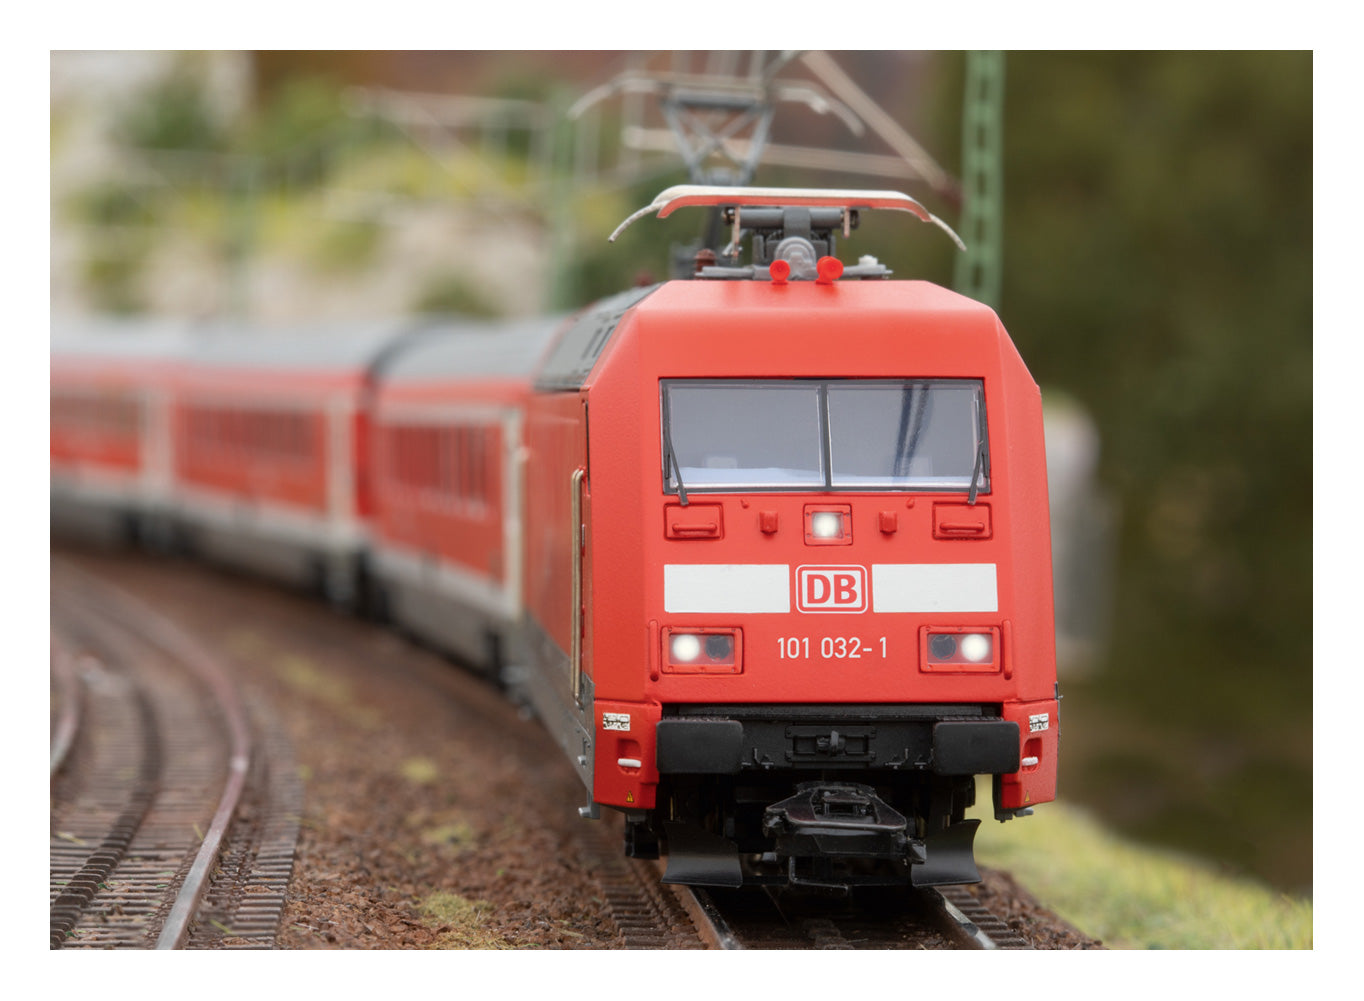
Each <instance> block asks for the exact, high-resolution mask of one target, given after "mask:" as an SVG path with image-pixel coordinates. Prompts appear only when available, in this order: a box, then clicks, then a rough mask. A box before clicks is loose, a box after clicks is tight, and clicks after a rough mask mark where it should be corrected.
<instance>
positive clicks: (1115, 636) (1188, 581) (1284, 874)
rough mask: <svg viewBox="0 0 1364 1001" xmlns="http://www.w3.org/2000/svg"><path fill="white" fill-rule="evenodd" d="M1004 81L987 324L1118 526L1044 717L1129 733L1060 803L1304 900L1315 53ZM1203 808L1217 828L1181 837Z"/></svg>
mask: <svg viewBox="0 0 1364 1001" xmlns="http://www.w3.org/2000/svg"><path fill="white" fill-rule="evenodd" d="M958 77H959V74H958ZM1007 81H1008V82H1007V97H1006V106H1005V147H1006V152H1005V178H1006V181H1005V184H1006V192H1005V234H1004V237H1005V264H1004V291H1003V296H1002V305H1001V315H1002V318H1003V320H1004V322H1005V325H1006V326H1007V327H1008V328H1009V330H1010V332H1011V333H1012V335H1013V337H1014V339H1015V341H1016V342H1017V343H1018V346H1019V350H1020V352H1021V353H1022V355H1023V357H1024V358H1025V359H1026V360H1027V362H1028V365H1029V368H1030V369H1031V371H1032V373H1033V375H1034V377H1035V378H1036V379H1037V380H1038V382H1039V383H1040V384H1041V385H1042V386H1043V389H1044V392H1045V391H1046V389H1047V387H1049V386H1055V387H1058V388H1061V389H1064V390H1065V391H1066V392H1067V393H1069V394H1071V395H1073V396H1074V397H1076V398H1077V399H1079V400H1080V401H1082V402H1083V404H1084V405H1085V406H1086V408H1087V409H1088V410H1089V412H1090V413H1091V414H1092V415H1093V417H1094V418H1095V420H1096V422H1097V424H1098V426H1099V430H1100V434H1101V437H1102V442H1103V454H1102V460H1101V479H1102V481H1103V482H1104V483H1105V484H1106V485H1107V486H1108V487H1109V488H1111V489H1112V491H1113V492H1114V494H1115V496H1116V498H1117V500H1118V503H1119V508H1120V536H1119V538H1118V540H1117V547H1118V580H1117V581H1116V602H1115V603H1116V609H1115V612H1114V615H1113V618H1112V623H1113V632H1112V635H1111V637H1110V643H1109V651H1108V658H1107V664H1106V665H1105V666H1104V668H1103V669H1102V670H1101V671H1100V672H1098V673H1096V674H1095V675H1094V676H1093V677H1092V678H1090V679H1087V680H1085V681H1083V682H1080V683H1078V684H1075V685H1072V686H1070V688H1071V691H1072V693H1073V694H1074V695H1075V696H1076V700H1077V701H1076V702H1075V703H1067V704H1066V706H1065V708H1072V706H1074V708H1075V709H1076V710H1077V711H1078V709H1079V705H1078V704H1077V703H1079V702H1080V701H1081V700H1082V701H1083V704H1084V706H1085V707H1086V708H1087V709H1089V708H1091V707H1092V708H1093V709H1094V711H1096V712H1100V713H1103V714H1105V715H1112V716H1113V717H1114V718H1115V719H1116V718H1121V720H1123V721H1124V722H1127V723H1130V724H1133V725H1132V726H1131V727H1130V728H1129V727H1122V728H1121V732H1124V733H1129V734H1130V733H1136V734H1139V735H1140V743H1133V742H1128V743H1126V744H1119V743H1117V742H1116V741H1113V740H1111V739H1108V740H1106V739H1105V737H1104V734H1103V732H1099V733H1096V734H1095V741H1096V744H1095V746H1093V747H1090V748H1086V749H1085V751H1086V753H1087V754H1089V755H1091V756H1092V758H1093V760H1091V761H1090V762H1088V763H1087V764H1085V765H1082V766H1080V767H1079V768H1075V769H1066V768H1064V766H1063V789H1062V793H1063V794H1065V792H1066V791H1067V789H1066V780H1067V779H1068V778H1074V779H1075V784H1074V785H1072V786H1071V787H1070V788H1071V789H1073V790H1077V791H1079V792H1080V793H1081V795H1082V796H1084V797H1085V798H1086V799H1091V800H1092V801H1097V802H1098V803H1099V804H1100V805H1104V804H1105V803H1107V804H1108V806H1109V807H1110V809H1111V810H1113V811H1116V810H1120V809H1124V808H1125V807H1124V806H1123V805H1122V804H1121V802H1120V800H1121V798H1122V797H1126V798H1127V799H1128V800H1129V801H1131V802H1142V803H1145V804H1146V808H1145V811H1144V813H1145V820H1146V826H1147V828H1148V829H1150V830H1152V831H1156V832H1161V831H1163V832H1164V833H1165V834H1166V835H1167V836H1172V840H1175V841H1176V842H1177V843H1180V844H1183V845H1186V846H1188V847H1192V848H1197V849H1199V850H1203V851H1214V852H1216V853H1218V854H1222V853H1224V852H1225V851H1226V850H1227V849H1228V842H1229V841H1231V840H1234V839H1235V838H1237V837H1238V836H1239V837H1240V838H1246V839H1250V840H1252V841H1255V842H1260V843H1262V844H1264V845H1270V844H1278V845H1279V847H1280V850H1279V851H1277V852H1270V851H1265V852H1263V853H1261V854H1262V856H1263V858H1262V859H1260V860H1259V861H1261V862H1262V863H1265V864H1268V865H1271V866H1272V867H1273V868H1272V871H1269V872H1267V873H1266V875H1268V876H1269V877H1270V878H1274V879H1276V880H1278V881H1280V882H1282V883H1286V884H1289V885H1303V884H1308V883H1310V879H1311V844H1310V817H1311V808H1312V798H1311V706H1312V640H1311V621H1312V576H1311V573H1312V558H1311V539H1312V507H1311V501H1312V488H1311V485H1312V184H1311V165H1312V58H1311V54H1310V53H1291V52H1273V53H1263V52H1197V53H1195V52H1159V53H1139V52H1123V53H1082V52H1068V53H1040V52H1030V53H1017V54H1013V53H1011V54H1010V55H1009V56H1008V63H1007ZM953 141H955V139H954V140H953ZM952 148H955V146H954V147H952ZM1103 730H1105V731H1107V733H1108V734H1110V735H1111V734H1115V733H1117V732H1120V730H1119V729H1118V728H1115V727H1105V728H1103ZM1133 758H1135V759H1139V760H1140V761H1144V767H1143V766H1142V765H1140V764H1139V765H1138V766H1137V767H1135V768H1131V767H1128V766H1126V765H1123V764H1122V762H1123V761H1124V760H1130V759H1133ZM1181 758H1183V760H1182V761H1181ZM1218 759H1220V762H1221V763H1220V764H1217V763H1210V762H1213V761H1215V760H1218ZM1110 764H1111V765H1112V768H1111V769H1109V768H1107V765H1110ZM1115 770H1116V771H1115ZM1119 771H1121V772H1123V773H1124V774H1123V780H1122V781H1121V782H1115V781H1113V777H1114V775H1116V774H1117V773H1118V772H1119ZM1285 771H1287V772H1288V774H1287V775H1285ZM1209 776H1213V777H1215V779H1216V780H1215V781H1207V778H1208V777H1209ZM1200 805H1201V806H1203V807H1204V808H1205V809H1207V808H1211V809H1212V810H1213V811H1215V812H1218V813H1220V814H1222V815H1223V816H1224V819H1225V820H1226V821H1227V823H1226V825H1225V826H1223V825H1188V824H1183V825H1181V824H1180V818H1181V817H1183V816H1187V815H1188V811H1189V809H1190V807H1192V806H1200ZM1126 808H1129V809H1130V806H1128V807H1126ZM1190 828H1195V829H1190ZM1290 828H1291V830H1290ZM1229 830H1230V831H1232V832H1235V833H1234V834H1231V835H1229V834H1228V831H1229ZM1304 832H1306V833H1305V836H1304ZM1285 848H1287V849H1289V850H1284V849H1285ZM1269 856H1275V858H1274V859H1273V861H1270V858H1269Z"/></svg>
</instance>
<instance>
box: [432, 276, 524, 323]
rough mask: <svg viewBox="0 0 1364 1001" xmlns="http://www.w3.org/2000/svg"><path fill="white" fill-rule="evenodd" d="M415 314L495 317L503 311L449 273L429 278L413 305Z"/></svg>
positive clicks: (466, 280)
mask: <svg viewBox="0 0 1364 1001" xmlns="http://www.w3.org/2000/svg"><path fill="white" fill-rule="evenodd" d="M412 311H413V312H414V313H443V314H448V315H451V316H477V317H495V316H500V315H501V314H502V309H501V307H500V306H498V304H497V303H495V302H493V301H492V300H491V299H490V298H489V297H488V296H487V294H486V293H484V292H483V291H482V290H481V289H480V288H479V287H478V286H477V285H475V284H473V283H472V282H471V281H470V280H469V278H468V277H467V276H466V275H463V274H460V273H458V272H455V271H451V272H448V273H445V274H437V275H433V276H432V277H430V278H428V279H427V281H426V284H425V285H423V286H422V289H421V291H420V292H419V293H418V295H417V299H416V301H415V302H413V303H412Z"/></svg>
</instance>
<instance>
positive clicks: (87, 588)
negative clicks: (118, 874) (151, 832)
mask: <svg viewBox="0 0 1364 1001" xmlns="http://www.w3.org/2000/svg"><path fill="white" fill-rule="evenodd" d="M53 570H54V585H55V584H57V583H58V578H60V581H61V583H60V587H61V588H62V589H63V593H64V598H65V601H66V602H67V603H68V605H69V606H71V608H70V610H71V611H72V612H74V613H75V614H76V616H77V618H78V621H79V622H80V623H81V628H82V629H83V630H85V631H87V632H96V633H99V634H100V636H101V637H102V639H103V641H104V642H106V643H109V644H111V645H112V646H113V647H114V648H116V649H117V648H120V647H122V649H123V650H124V651H125V653H127V655H128V656H135V654H132V653H131V652H128V651H129V648H130V647H131V645H132V643H133V642H141V643H144V644H146V645H147V646H149V647H151V648H153V649H156V650H159V651H160V652H161V653H162V654H163V655H165V656H166V657H168V658H169V659H170V660H171V661H173V662H175V663H177V664H178V665H180V666H181V668H182V669H185V670H187V671H188V672H189V673H190V674H191V675H192V676H193V677H194V678H195V680H196V681H197V683H198V684H199V685H200V686H201V687H202V688H203V689H204V690H206V691H207V692H208V693H209V695H210V697H211V698H212V699H213V701H214V703H215V705H216V707H217V712H218V713H219V714H220V716H221V719H222V721H223V725H224V726H225V728H226V731H227V736H228V742H229V752H228V762H227V777H226V779H225V781H224V788H223V791H222V794H221V796H220V797H219V799H218V802H217V806H216V809H215V810H214V813H213V817H212V820H211V822H210V823H209V827H208V830H207V831H206V832H205V833H204V835H203V838H202V841H201V843H200V845H199V849H198V851H197V853H195V855H194V858H193V861H192V862H191V863H190V866H189V870H188V872H187V873H186V875H185V876H184V879H183V880H182V881H181V883H180V886H179V890H178V892H177V893H176V896H175V899H174V901H173V903H172V904H171V907H170V911H169V914H168V915H167V917H166V919H165V921H164V922H163V923H162V926H161V932H160V935H159V937H158V939H157V941H156V948H158V949H175V948H180V947H182V946H183V945H184V944H185V942H186V939H187V936H188V934H189V930H190V927H191V925H192V923H193V920H194V916H195V914H196V912H197V910H198V908H199V905H200V903H201V902H202V900H203V897H204V894H205V892H206V889H207V886H208V881H209V877H210V875H211V872H212V869H213V866H214V864H215V861H216V859H217V857H218V853H219V851H220V850H221V848H222V846H223V840H224V838H225V836H226V834H227V830H228V827H229V825H230V824H231V822H232V817H233V814H234V813H235V811H236V808H237V804H238V802H239V801H240V799H241V796H242V791H243V789H244V786H245V782H246V777H247V773H248V771H249V769H250V764H251V738H250V729H249V726H248V722H247V716H246V712H245V709H244V707H243V705H242V703H241V700H240V698H239V696H238V694H237V692H236V689H235V687H234V686H233V685H232V682H231V680H230V679H229V677H228V676H227V675H226V673H225V672H224V671H223V669H222V668H221V667H220V666H219V665H218V664H217V662H216V661H215V660H214V659H213V657H212V656H211V655H210V654H208V653H207V652H206V651H205V650H204V649H203V648H202V647H200V646H199V645H198V644H197V643H196V642H195V641H193V640H192V639H190V638H189V637H188V636H187V635H185V634H184V633H183V632H181V631H180V630H179V629H178V628H177V627H175V626H174V625H172V624H171V623H169V622H167V621H166V620H164V619H162V618H161V617H160V616H158V615H157V614H156V613H155V612H153V611H152V610H151V609H150V608H148V607H147V606H145V605H143V604H142V603H141V602H139V601H137V600H136V599H134V598H132V597H130V596H129V595H127V594H124V593H123V592H121V591H119V590H118V589H116V588H114V587H112V586H110V585H107V584H104V583H102V582H97V581H95V580H94V579H93V578H90V577H88V576H87V575H85V574H84V573H81V572H80V571H77V570H75V569H74V568H71V567H69V566H66V565H58V564H54V567H53ZM119 634H122V636H123V639H122V640H120V639H118V638H117V637H118V636H119ZM130 641H131V642H130ZM136 698H137V701H138V704H139V705H140V706H141V707H142V708H141V709H140V710H139V716H140V718H141V724H142V727H141V728H142V731H143V734H144V736H143V744H144V751H143V754H142V756H141V758H142V768H141V771H140V778H141V781H140V782H139V783H138V785H137V787H136V788H135V790H134V793H133V795H132V797H131V798H130V800H129V802H128V806H127V808H126V809H125V810H124V811H123V813H122V814H121V815H120V816H119V817H118V819H117V822H116V824H115V826H114V828H113V831H112V833H111V834H110V836H109V837H108V838H106V839H105V840H106V843H107V844H106V845H102V846H101V848H100V850H98V851H96V852H95V853H93V854H91V856H90V858H89V859H88V860H87V862H86V864H85V866H83V867H82V869H81V870H79V871H78V873H77V876H76V877H75V878H73V879H72V880H71V881H69V883H68V886H67V888H66V889H65V890H64V891H63V892H62V893H60V894H58V897H57V899H56V900H55V901H54V902H53V905H52V940H53V941H52V945H53V947H54V948H58V947H60V946H61V944H62V942H63V940H64V939H65V937H66V935H67V934H69V933H70V932H71V930H72V928H74V927H75V924H76V922H78V921H79V920H80V914H81V912H82V911H83V909H84V908H85V907H86V906H88V905H89V903H90V901H91V900H92V899H93V897H94V894H95V892H96V890H97V889H99V888H102V887H104V884H105V880H107V879H108V877H109V875H110V873H111V872H112V871H113V870H114V868H115V867H116V866H117V865H118V864H119V862H120V861H121V860H122V858H123V856H124V854H125V853H126V851H127V849H128V846H129V845H130V844H131V842H132V839H133V837H134V836H135V834H136V832H137V830H138V828H139V827H140V826H141V825H142V823H143V821H144V820H145V818H146V815H147V813H148V811H149V809H150V808H151V803H152V800H153V799H154V798H155V793H156V772H159V767H160V753H159V747H157V746H156V745H157V739H158V738H157V737H156V735H155V734H156V729H155V727H156V721H155V719H154V714H153V713H152V711H151V709H150V705H149V703H148V701H147V696H146V693H145V692H141V691H140V690H139V691H138V693H137V696H136ZM153 769H155V771H153ZM95 870H98V871H95Z"/></svg>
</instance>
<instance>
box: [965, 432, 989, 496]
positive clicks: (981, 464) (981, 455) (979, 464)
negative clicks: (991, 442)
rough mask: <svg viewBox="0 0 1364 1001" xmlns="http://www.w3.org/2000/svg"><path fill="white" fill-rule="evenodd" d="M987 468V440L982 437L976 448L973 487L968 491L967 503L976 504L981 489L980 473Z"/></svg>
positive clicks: (972, 474) (972, 476)
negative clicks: (977, 493) (977, 494)
mask: <svg viewBox="0 0 1364 1001" xmlns="http://www.w3.org/2000/svg"><path fill="white" fill-rule="evenodd" d="M984 468H985V440H984V439H981V442H980V447H979V448H977V449H976V465H975V468H973V469H972V470H971V489H970V490H968V491H967V492H966V503H968V504H975V502H976V492H977V491H978V490H979V489H980V473H981V470H983V469H984Z"/></svg>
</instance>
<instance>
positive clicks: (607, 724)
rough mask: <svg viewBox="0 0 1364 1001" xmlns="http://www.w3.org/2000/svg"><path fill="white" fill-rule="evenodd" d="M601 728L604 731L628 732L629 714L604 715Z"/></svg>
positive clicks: (602, 715)
mask: <svg viewBox="0 0 1364 1001" xmlns="http://www.w3.org/2000/svg"><path fill="white" fill-rule="evenodd" d="M601 728H602V729H603V730H626V731H628V730H629V729H630V714H629V713H602V714H601Z"/></svg>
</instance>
